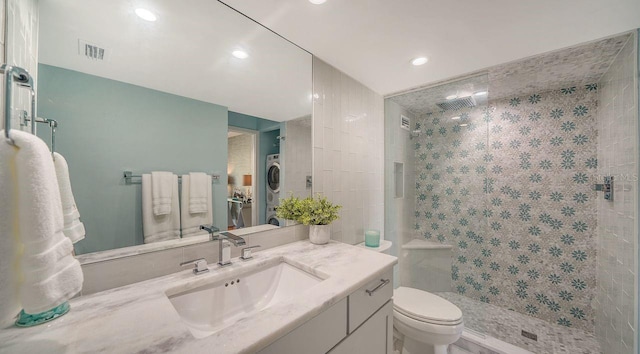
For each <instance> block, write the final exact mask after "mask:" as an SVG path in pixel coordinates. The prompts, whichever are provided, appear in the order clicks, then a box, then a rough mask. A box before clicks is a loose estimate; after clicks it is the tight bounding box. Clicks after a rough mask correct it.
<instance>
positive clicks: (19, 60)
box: [0, 0, 38, 128]
mask: <svg viewBox="0 0 640 354" xmlns="http://www.w3.org/2000/svg"><path fill="white" fill-rule="evenodd" d="M5 5H6V20H7V23H6V28H5V26H2V28H3V31H6V42H7V43H3V44H4V45H3V48H4V49H5V53H4V54H5V60H4V62H6V63H8V64H10V65H14V66H19V67H21V68H23V69H26V70H27V71H28V72H29V73H30V74H31V76H32V77H33V78H34V80H35V83H36V87H37V84H38V80H37V78H38V0H8V1H7V2H6V4H5V3H4V1H3V4H2V6H5ZM4 18H5V17H4V16H3V19H4ZM2 38H3V40H4V36H2ZM2 87H4V85H2ZM0 94H2V95H3V96H4V89H2V91H1V92H0ZM13 100H14V102H13V112H14V114H13V117H12V123H11V125H12V127H19V126H20V124H19V120H18V113H19V112H21V111H24V110H26V111H30V107H31V95H30V93H29V91H28V90H26V89H19V90H18V89H16V90H14V96H13ZM2 101H3V102H4V100H2ZM0 108H2V107H0ZM3 112H4V110H3ZM1 124H2V127H3V128H4V120H3V121H2V123H1Z"/></svg>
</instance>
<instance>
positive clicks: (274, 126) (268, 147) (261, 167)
mask: <svg viewBox="0 0 640 354" xmlns="http://www.w3.org/2000/svg"><path fill="white" fill-rule="evenodd" d="M281 125H282V124H281V123H278V122H274V121H272V120H267V119H262V118H258V117H254V116H248V115H246V114H242V113H237V112H231V111H229V126H231V127H237V128H244V129H250V130H255V131H258V132H259V135H258V137H259V138H258V140H259V143H258V144H259V146H258V174H257V175H258V181H259V184H258V188H259V189H260V193H259V195H258V200H257V203H258V224H264V223H265V222H266V211H267V185H266V178H267V177H266V168H267V155H270V154H277V153H279V152H280V148H279V143H278V139H276V137H277V136H278V135H280V126H281Z"/></svg>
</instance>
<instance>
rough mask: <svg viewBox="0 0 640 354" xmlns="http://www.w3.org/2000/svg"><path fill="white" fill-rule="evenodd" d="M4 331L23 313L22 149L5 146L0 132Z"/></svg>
mask: <svg viewBox="0 0 640 354" xmlns="http://www.w3.org/2000/svg"><path fill="white" fill-rule="evenodd" d="M0 136H1V137H2V138H0V186H2V188H0V302H1V303H2V304H1V305H0V328H5V327H7V326H9V325H11V324H12V323H13V321H14V317H15V316H16V314H18V312H20V308H21V307H20V297H19V293H18V289H19V281H18V279H19V274H18V267H17V266H18V264H17V263H18V262H17V257H18V251H17V247H18V243H19V241H20V240H19V237H20V235H19V234H18V231H19V230H18V223H17V222H16V220H17V219H16V218H17V217H18V209H17V206H16V204H17V199H18V191H17V188H18V187H17V185H18V176H16V169H17V168H16V163H15V160H16V155H17V153H18V148H17V147H15V146H13V145H10V144H7V143H5V142H4V141H1V140H4V130H0Z"/></svg>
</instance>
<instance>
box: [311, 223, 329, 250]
mask: <svg viewBox="0 0 640 354" xmlns="http://www.w3.org/2000/svg"><path fill="white" fill-rule="evenodd" d="M330 238H331V225H310V226H309V241H311V243H315V244H316V245H324V244H325V243H328V242H329V239H330Z"/></svg>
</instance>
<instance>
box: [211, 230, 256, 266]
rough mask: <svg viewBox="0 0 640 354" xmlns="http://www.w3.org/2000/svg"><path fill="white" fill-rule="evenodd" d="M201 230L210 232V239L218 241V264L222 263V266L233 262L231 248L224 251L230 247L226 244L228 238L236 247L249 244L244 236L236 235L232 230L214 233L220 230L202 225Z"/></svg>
mask: <svg viewBox="0 0 640 354" xmlns="http://www.w3.org/2000/svg"><path fill="white" fill-rule="evenodd" d="M200 230H205V231H207V232H209V235H210V236H209V240H211V241H218V265H220V266H221V267H224V266H228V265H230V264H231V250H228V251H227V252H224V249H225V248H227V247H229V246H227V245H225V244H224V243H225V242H226V240H229V242H231V243H233V245H234V246H236V247H238V246H244V245H246V244H247V243H246V241H245V240H244V239H243V238H242V237H240V236H237V235H234V234H232V233H230V232H221V233H219V234H217V235H214V234H213V233H214V232H217V231H219V230H217V228H215V227H214V226H205V225H200Z"/></svg>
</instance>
